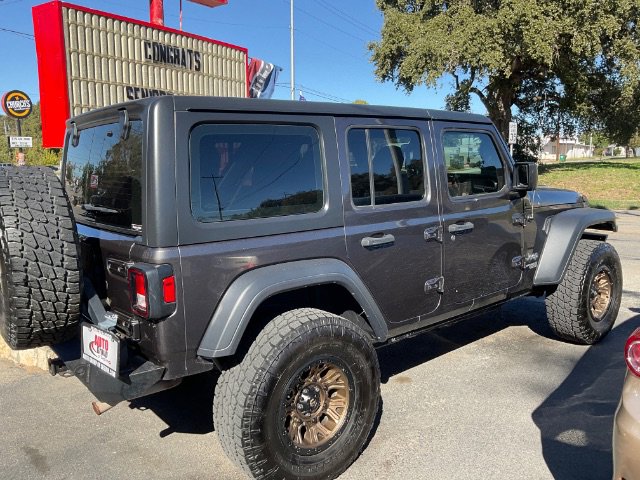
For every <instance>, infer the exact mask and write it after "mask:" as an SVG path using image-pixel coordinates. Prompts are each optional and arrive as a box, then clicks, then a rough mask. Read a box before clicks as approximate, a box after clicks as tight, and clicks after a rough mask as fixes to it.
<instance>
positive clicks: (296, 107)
mask: <svg viewBox="0 0 640 480" xmlns="http://www.w3.org/2000/svg"><path fill="white" fill-rule="evenodd" d="M171 102H172V103H173V105H172V108H173V109H174V110H176V111H201V112H202V111H212V112H259V113H292V114H299V115H333V116H345V117H346V116H349V117H387V118H413V119H422V120H424V119H429V120H441V121H451V122H470V123H485V124H487V123H488V124H490V123H491V120H490V119H489V118H488V117H486V116H484V115H478V114H474V113H462V112H449V111H445V110H430V109H426V108H408V107H388V106H382V105H361V104H355V103H329V102H300V101H295V100H262V99H255V98H230V97H204V96H181V95H175V96H170V95H167V96H160V97H149V98H143V99H139V100H133V101H130V102H125V103H120V104H117V105H110V106H108V107H104V108H100V109H96V110H92V111H90V112H87V113H83V114H81V115H78V116H77V117H74V119H75V118H77V119H78V121H79V122H80V123H84V122H87V121H94V120H97V119H99V118H100V117H104V115H105V113H106V112H110V113H111V114H112V115H113V114H117V110H120V109H122V108H127V106H131V107H134V106H135V109H136V110H139V109H141V108H142V109H144V108H145V107H146V108H153V106H154V105H157V104H164V108H166V107H168V105H167V103H171ZM170 108H171V107H170ZM74 119H70V120H68V121H67V124H69V123H70V122H71V121H73V120H74Z"/></svg>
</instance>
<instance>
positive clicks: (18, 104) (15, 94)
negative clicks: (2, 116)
mask: <svg viewBox="0 0 640 480" xmlns="http://www.w3.org/2000/svg"><path fill="white" fill-rule="evenodd" d="M2 109H3V110H4V113H6V114H7V115H9V116H10V117H14V118H26V117H28V116H29V115H30V114H31V99H30V98H29V95H27V94H26V93H24V92H21V91H20V90H11V91H10V92H7V93H5V94H4V95H3V97H2Z"/></svg>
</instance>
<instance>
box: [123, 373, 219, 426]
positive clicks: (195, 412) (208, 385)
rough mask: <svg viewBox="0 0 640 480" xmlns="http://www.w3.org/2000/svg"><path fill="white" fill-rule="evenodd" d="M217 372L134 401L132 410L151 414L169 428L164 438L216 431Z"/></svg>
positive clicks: (187, 380)
mask: <svg viewBox="0 0 640 480" xmlns="http://www.w3.org/2000/svg"><path fill="white" fill-rule="evenodd" d="M218 377H219V374H218V372H215V371H212V372H206V373H201V374H198V375H194V376H193V377H187V378H185V379H184V380H183V382H182V383H181V384H180V385H178V386H177V387H174V388H172V389H170V390H165V391H163V392H159V393H156V394H153V395H149V396H147V397H142V398H138V399H136V400H132V401H131V402H130V403H129V408H134V409H137V410H151V411H153V413H155V414H156V415H157V416H158V417H160V418H161V419H162V421H164V422H165V423H166V424H167V428H166V429H164V430H162V431H161V432H160V436H161V437H166V436H168V435H171V434H172V433H191V434H196V435H205V434H207V433H210V432H212V431H213V430H214V426H213V391H214V390H215V386H216V382H217V381H218Z"/></svg>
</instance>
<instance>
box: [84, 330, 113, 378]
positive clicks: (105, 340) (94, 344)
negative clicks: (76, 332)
mask: <svg viewBox="0 0 640 480" xmlns="http://www.w3.org/2000/svg"><path fill="white" fill-rule="evenodd" d="M119 350H120V341H119V340H118V339H117V337H116V336H115V335H112V334H111V333H109V332H106V331H104V330H101V329H99V328H98V327H96V326H94V325H87V324H85V325H82V358H84V359H85V360H86V361H87V362H89V363H91V364H93V365H95V366H96V367H98V368H99V369H100V370H102V371H103V372H106V373H108V374H109V375H111V376H112V377H116V376H117V375H118V367H119V365H118V360H119V358H120V355H119V353H120V352H119Z"/></svg>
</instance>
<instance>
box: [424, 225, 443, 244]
mask: <svg viewBox="0 0 640 480" xmlns="http://www.w3.org/2000/svg"><path fill="white" fill-rule="evenodd" d="M424 239H425V241H427V242H430V241H431V240H435V241H436V242H438V243H442V227H441V226H440V225H438V226H437V227H428V228H425V230H424Z"/></svg>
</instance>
